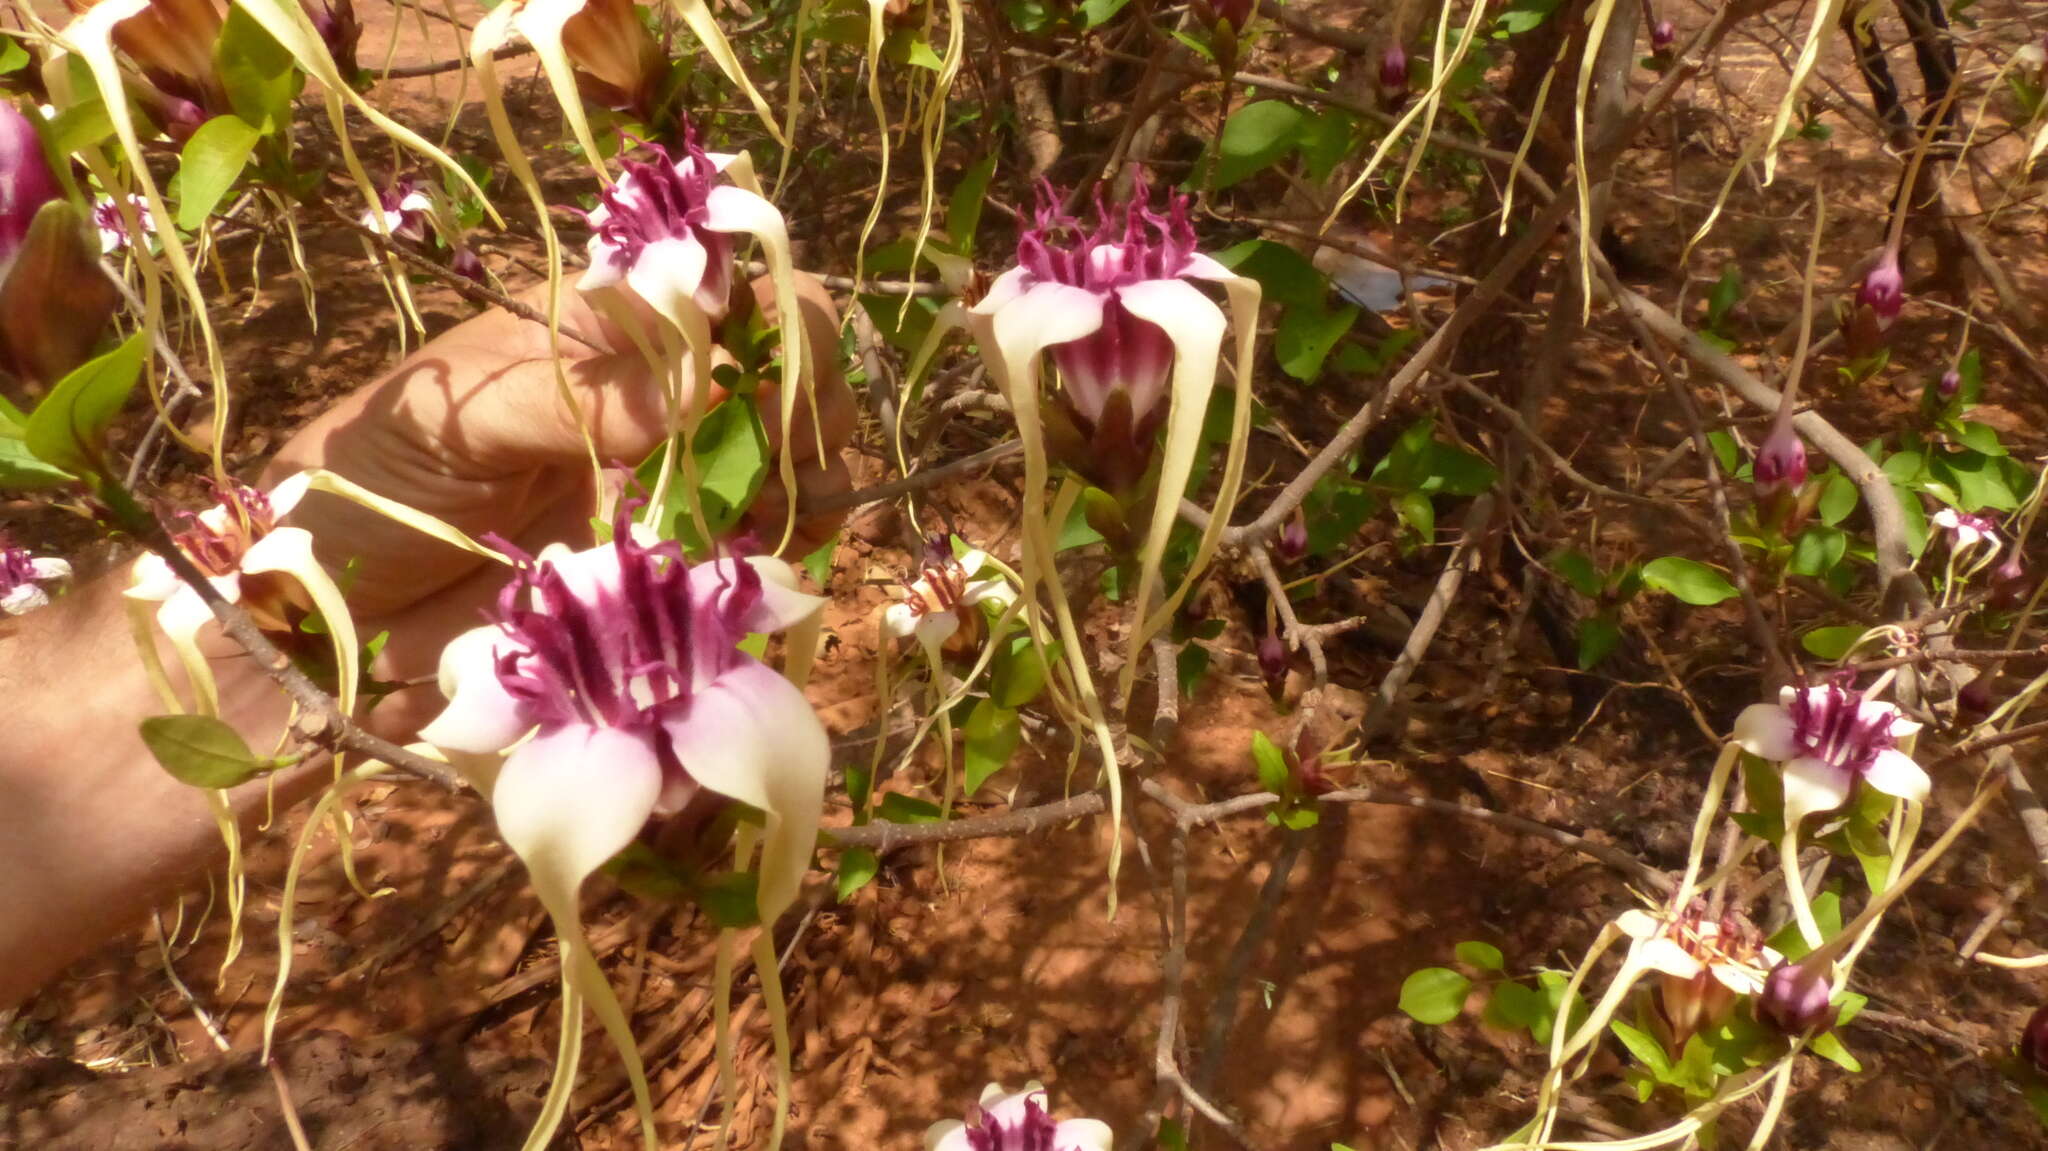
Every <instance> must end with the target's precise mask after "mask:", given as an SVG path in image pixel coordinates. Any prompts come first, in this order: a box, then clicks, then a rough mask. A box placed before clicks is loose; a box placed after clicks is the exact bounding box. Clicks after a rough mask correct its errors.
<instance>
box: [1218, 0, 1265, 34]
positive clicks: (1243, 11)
mask: <svg viewBox="0 0 2048 1151" xmlns="http://www.w3.org/2000/svg"><path fill="white" fill-rule="evenodd" d="M1254 6H1255V0H1209V10H1210V11H1211V12H1214V13H1215V14H1216V20H1217V22H1218V23H1223V24H1228V25H1230V29H1231V31H1233V32H1242V31H1244V26H1245V25H1246V24H1249V23H1251V21H1252V9H1253V7H1254Z"/></svg>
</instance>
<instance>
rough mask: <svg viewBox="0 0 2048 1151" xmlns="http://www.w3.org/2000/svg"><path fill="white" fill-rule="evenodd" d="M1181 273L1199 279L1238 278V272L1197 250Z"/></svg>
mask: <svg viewBox="0 0 2048 1151" xmlns="http://www.w3.org/2000/svg"><path fill="white" fill-rule="evenodd" d="M1180 274H1181V275H1183V276H1193V277H1194V278H1196V279H1197V280H1235V279H1237V273H1236V272H1233V271H1231V270H1230V269H1229V268H1226V267H1224V266H1223V265H1222V264H1219V263H1217V262H1216V261H1215V260H1214V259H1213V258H1211V257H1209V256H1204V255H1203V254H1202V253H1200V252H1196V253H1195V254H1193V255H1191V256H1189V257H1188V262H1187V266H1185V267H1183V268H1182V269H1181V270H1180Z"/></svg>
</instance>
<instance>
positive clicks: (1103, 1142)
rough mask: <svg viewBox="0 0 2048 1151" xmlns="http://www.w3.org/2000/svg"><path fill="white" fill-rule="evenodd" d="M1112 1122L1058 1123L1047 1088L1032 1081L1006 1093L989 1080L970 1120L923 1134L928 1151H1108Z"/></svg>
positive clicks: (942, 1123) (942, 1124) (945, 1124)
mask: <svg viewBox="0 0 2048 1151" xmlns="http://www.w3.org/2000/svg"><path fill="white" fill-rule="evenodd" d="M1111 1138H1112V1136H1111V1132H1110V1129H1109V1125H1108V1124H1106V1123H1103V1122H1102V1121H1101V1120H1099V1119H1066V1120H1058V1121H1055V1120H1054V1119H1053V1117H1052V1114H1051V1112H1050V1111H1049V1110H1047V1108H1046V1096H1045V1087H1044V1085H1042V1084H1039V1083H1036V1082H1033V1083H1027V1084H1025V1086H1024V1090H1022V1091H1017V1092H1006V1091H1004V1090H1003V1088H1002V1087H1001V1086H999V1085H997V1084H994V1083H991V1084H989V1085H988V1089H987V1090H985V1091H983V1092H982V1093H981V1102H980V1103H978V1104H976V1105H975V1106H973V1107H970V1108H968V1110H967V1121H966V1122H964V1123H963V1122H961V1121H960V1120H958V1119H947V1120H942V1121H940V1122H938V1123H934V1124H932V1125H931V1128H930V1129H929V1130H927V1131H926V1132H925V1134H924V1146H925V1151H1110V1142H1111Z"/></svg>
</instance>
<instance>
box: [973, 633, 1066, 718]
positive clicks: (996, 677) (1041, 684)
mask: <svg viewBox="0 0 2048 1151" xmlns="http://www.w3.org/2000/svg"><path fill="white" fill-rule="evenodd" d="M1059 650H1060V647H1059V641H1057V640H1055V641H1053V642H1051V643H1048V644H1047V645H1046V648H1045V652H1043V653H1041V652H1040V651H1039V649H1038V645H1036V644H1034V643H1032V642H1031V637H1030V636H1028V635H1016V636H1011V637H1010V640H1009V644H1008V646H1007V647H1005V648H1004V649H1003V650H1002V651H1000V652H997V653H996V658H995V661H994V668H993V670H991V671H990V673H989V681H988V695H989V698H990V699H992V700H994V701H995V702H996V706H997V707H1007V708H1019V707H1023V706H1024V705H1025V704H1027V703H1030V702H1031V701H1032V700H1034V699H1037V698H1038V693H1039V692H1041V691H1043V690H1045V656H1046V655H1050V656H1052V658H1054V659H1055V660H1056V659H1058V658H1059Z"/></svg>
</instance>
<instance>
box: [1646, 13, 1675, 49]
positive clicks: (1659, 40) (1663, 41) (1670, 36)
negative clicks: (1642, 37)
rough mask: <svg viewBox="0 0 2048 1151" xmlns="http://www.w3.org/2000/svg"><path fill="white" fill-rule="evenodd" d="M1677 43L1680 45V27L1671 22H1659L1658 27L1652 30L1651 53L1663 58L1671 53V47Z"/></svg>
mask: <svg viewBox="0 0 2048 1151" xmlns="http://www.w3.org/2000/svg"><path fill="white" fill-rule="evenodd" d="M1676 43H1678V25H1676V24H1673V23H1672V22H1671V21H1669V20H1659V21H1657V24H1656V26H1655V27H1654V28H1651V29H1650V51H1651V52H1653V53H1655V54H1656V55H1659V56H1662V55H1664V54H1665V53H1667V52H1669V51H1671V46H1672V45H1674V44H1676Z"/></svg>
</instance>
